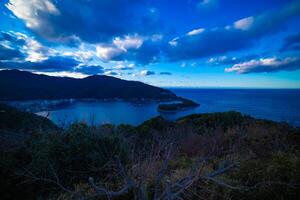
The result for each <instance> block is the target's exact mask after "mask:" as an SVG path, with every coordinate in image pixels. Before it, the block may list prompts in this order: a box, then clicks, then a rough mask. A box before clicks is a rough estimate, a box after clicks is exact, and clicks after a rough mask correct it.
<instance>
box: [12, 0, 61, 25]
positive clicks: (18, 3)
mask: <svg viewBox="0 0 300 200" xmlns="http://www.w3.org/2000/svg"><path fill="white" fill-rule="evenodd" d="M6 7H7V8H8V9H9V10H10V11H12V12H13V14H14V15H15V16H17V17H18V18H20V19H22V20H24V21H25V22H26V26H27V27H29V28H36V27H39V25H40V22H39V16H38V15H39V12H40V11H42V12H48V13H49V14H52V15H59V10H58V9H57V8H56V7H55V5H54V4H53V3H52V2H51V1H50V0H43V1H42V0H26V1H24V0H10V1H9V3H7V4H6Z"/></svg>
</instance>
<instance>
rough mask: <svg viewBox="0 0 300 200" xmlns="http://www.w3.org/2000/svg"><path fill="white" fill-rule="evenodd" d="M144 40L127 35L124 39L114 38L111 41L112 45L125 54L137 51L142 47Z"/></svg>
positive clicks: (136, 36)
mask: <svg viewBox="0 0 300 200" xmlns="http://www.w3.org/2000/svg"><path fill="white" fill-rule="evenodd" d="M143 42H144V40H143V38H142V37H139V36H138V35H133V36H130V35H127V36H125V38H120V37H116V38H115V39H114V40H113V44H115V45H116V47H118V48H119V49H122V50H123V51H125V52H127V50H129V49H138V48H140V47H141V46H142V44H143Z"/></svg>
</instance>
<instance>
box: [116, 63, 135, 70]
mask: <svg viewBox="0 0 300 200" xmlns="http://www.w3.org/2000/svg"><path fill="white" fill-rule="evenodd" d="M133 67H134V65H133V64H129V65H126V66H125V65H123V64H117V65H116V66H114V67H113V68H114V69H116V70H132V69H133Z"/></svg>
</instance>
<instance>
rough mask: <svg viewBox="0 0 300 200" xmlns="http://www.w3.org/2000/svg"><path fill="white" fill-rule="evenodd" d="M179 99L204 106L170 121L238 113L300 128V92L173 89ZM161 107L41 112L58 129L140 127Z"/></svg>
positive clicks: (116, 105)
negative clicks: (195, 115)
mask: <svg viewBox="0 0 300 200" xmlns="http://www.w3.org/2000/svg"><path fill="white" fill-rule="evenodd" d="M170 90H172V91H173V92H174V93H176V94H177V95H178V96H182V97H185V98H188V99H192V100H194V101H196V102H198V103H200V107H198V108H195V109H189V110H185V111H180V112H177V113H171V114H163V116H164V117H165V118H167V119H171V120H172V119H176V118H178V117H181V116H185V115H188V114H193V113H208V112H222V111H230V110H235V111H239V112H242V113H245V114H249V115H252V116H254V117H257V118H265V119H271V120H275V121H285V122H288V123H290V124H292V125H295V126H300V90H272V89H270V90H267V89H251V90H250V89H182V88H180V89H179V88H172V89H170ZM156 108H157V103H155V102H151V103H144V104H133V103H130V102H122V101H116V102H105V101H103V102H102V101H99V102H75V103H73V104H71V105H69V106H66V107H63V108H60V109H58V110H53V111H49V112H40V113H38V114H41V115H45V114H46V113H49V118H50V119H51V120H53V121H54V122H55V123H56V124H58V125H67V124H69V123H70V122H74V121H85V122H87V123H89V124H103V123H113V124H121V123H127V124H132V125H138V124H140V123H142V122H144V121H145V120H147V119H150V118H152V117H155V116H158V115H160V113H159V112H157V110H156Z"/></svg>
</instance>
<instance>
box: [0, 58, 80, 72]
mask: <svg viewBox="0 0 300 200" xmlns="http://www.w3.org/2000/svg"><path fill="white" fill-rule="evenodd" d="M78 64H79V62H78V61H76V60H74V59H73V58H69V57H63V56H55V57H49V58H47V59H46V60H43V61H40V62H31V61H1V62H0V68H1V69H23V70H29V71H44V72H55V71H73V69H74V68H75V67H76V66H78Z"/></svg>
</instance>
